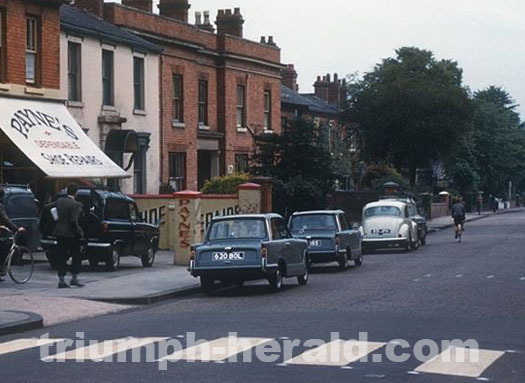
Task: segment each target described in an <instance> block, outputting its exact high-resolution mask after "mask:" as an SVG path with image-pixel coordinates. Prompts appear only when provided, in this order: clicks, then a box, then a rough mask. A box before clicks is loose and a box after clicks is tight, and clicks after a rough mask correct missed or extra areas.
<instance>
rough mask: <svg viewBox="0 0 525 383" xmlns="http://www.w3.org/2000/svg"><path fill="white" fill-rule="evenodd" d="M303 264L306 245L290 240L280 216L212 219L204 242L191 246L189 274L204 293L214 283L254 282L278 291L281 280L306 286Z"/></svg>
mask: <svg viewBox="0 0 525 383" xmlns="http://www.w3.org/2000/svg"><path fill="white" fill-rule="evenodd" d="M307 265H308V244H307V242H306V241H305V240H302V239H296V238H293V237H292V235H291V234H290V232H289V231H288V228H287V227H286V224H285V222H284V219H283V217H281V216H280V215H278V214H256V215H238V216H230V217H218V218H214V219H213V221H212V222H211V225H210V226H209V228H208V230H207V232H206V237H205V239H204V242H203V243H201V244H197V245H193V246H192V250H191V259H190V266H189V271H190V273H191V275H193V276H194V277H200V280H201V285H202V288H203V290H204V291H205V292H206V293H211V292H213V290H214V288H215V283H216V282H222V283H224V284H236V285H238V286H241V285H242V284H243V283H244V281H247V280H256V279H268V281H269V282H270V285H271V287H272V288H273V289H274V290H275V291H279V290H281V288H282V284H283V278H287V277H297V280H298V282H299V284H306V283H307V282H308V266H307Z"/></svg>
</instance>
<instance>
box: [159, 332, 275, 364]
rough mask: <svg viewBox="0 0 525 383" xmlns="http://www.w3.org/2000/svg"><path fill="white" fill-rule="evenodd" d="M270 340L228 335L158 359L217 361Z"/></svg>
mask: <svg viewBox="0 0 525 383" xmlns="http://www.w3.org/2000/svg"><path fill="white" fill-rule="evenodd" d="M271 340H273V339H272V338H245V337H235V336H229V337H224V338H218V339H215V340H212V341H210V342H204V343H201V344H198V345H195V346H191V347H188V348H186V349H184V350H180V351H176V352H174V353H173V354H170V355H167V356H165V357H163V358H162V359H160V360H161V361H164V360H170V361H177V360H190V361H201V362H219V361H223V360H226V359H229V358H231V357H232V356H234V355H237V354H240V353H242V352H245V351H248V350H250V349H252V348H254V347H257V346H258V345H260V344H264V343H267V342H270V341H271Z"/></svg>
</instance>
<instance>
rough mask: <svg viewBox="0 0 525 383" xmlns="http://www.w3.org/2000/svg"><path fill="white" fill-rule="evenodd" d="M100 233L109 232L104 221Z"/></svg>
mask: <svg viewBox="0 0 525 383" xmlns="http://www.w3.org/2000/svg"><path fill="white" fill-rule="evenodd" d="M102 233H104V234H109V225H108V224H107V222H104V223H103V224H102Z"/></svg>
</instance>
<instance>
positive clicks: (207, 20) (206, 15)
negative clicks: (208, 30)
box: [203, 11, 210, 25]
mask: <svg viewBox="0 0 525 383" xmlns="http://www.w3.org/2000/svg"><path fill="white" fill-rule="evenodd" d="M203 14H204V25H210V11H204V12H203Z"/></svg>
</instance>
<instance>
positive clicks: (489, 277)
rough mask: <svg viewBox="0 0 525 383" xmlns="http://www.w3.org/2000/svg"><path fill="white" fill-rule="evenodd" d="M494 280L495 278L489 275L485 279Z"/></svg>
mask: <svg viewBox="0 0 525 383" xmlns="http://www.w3.org/2000/svg"><path fill="white" fill-rule="evenodd" d="M494 278H495V276H494V275H489V276H488V277H487V279H494Z"/></svg>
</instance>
